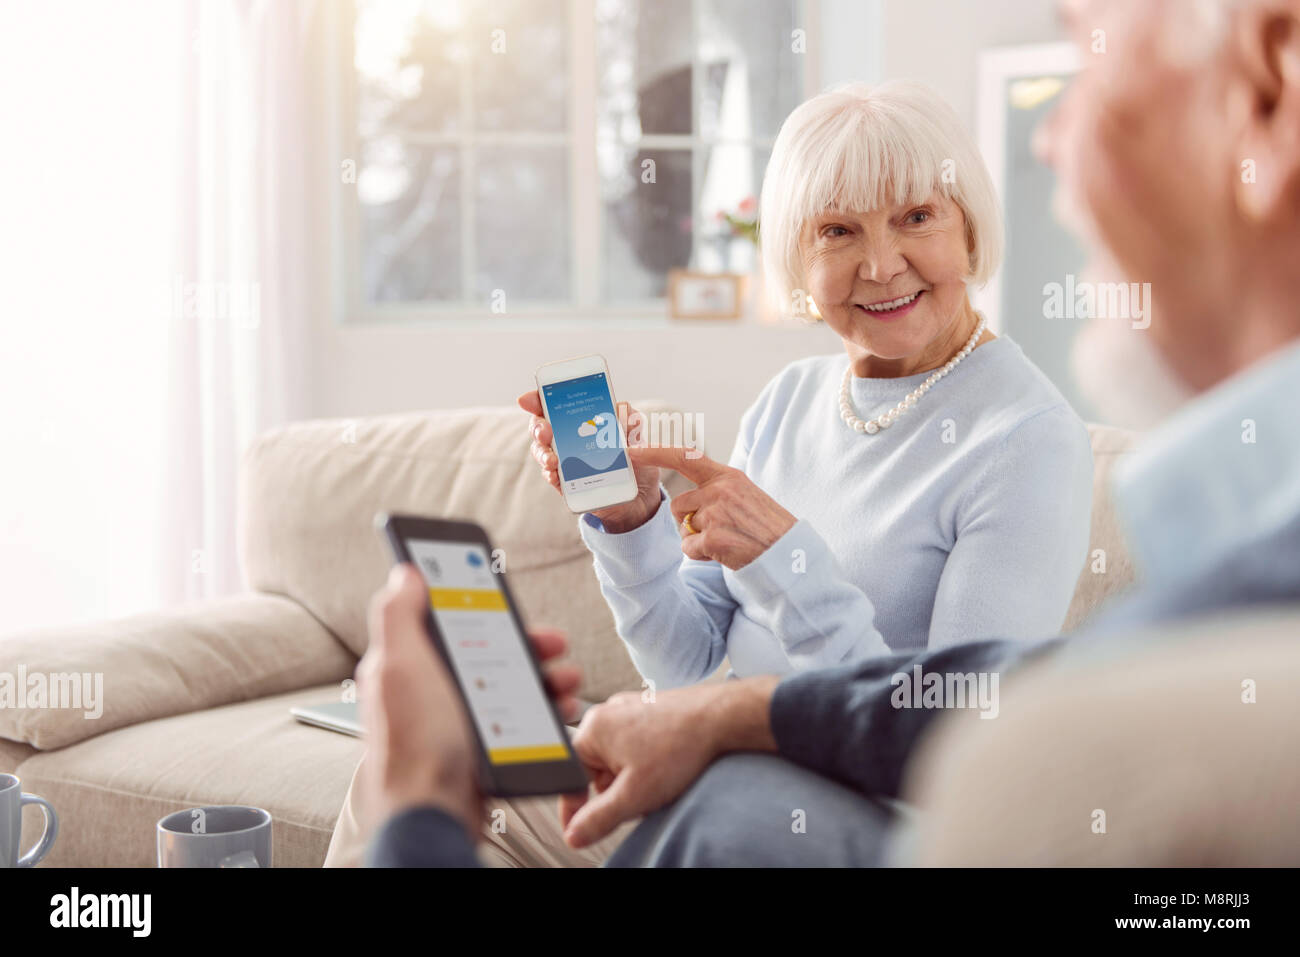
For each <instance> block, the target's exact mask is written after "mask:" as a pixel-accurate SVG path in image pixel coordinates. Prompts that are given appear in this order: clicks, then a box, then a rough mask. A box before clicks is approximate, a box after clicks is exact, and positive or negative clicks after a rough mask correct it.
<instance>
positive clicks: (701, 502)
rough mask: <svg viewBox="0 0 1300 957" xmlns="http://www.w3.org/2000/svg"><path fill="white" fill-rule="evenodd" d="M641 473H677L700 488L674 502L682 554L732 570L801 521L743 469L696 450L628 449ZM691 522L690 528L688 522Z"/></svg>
mask: <svg viewBox="0 0 1300 957" xmlns="http://www.w3.org/2000/svg"><path fill="white" fill-rule="evenodd" d="M627 452H628V455H629V456H630V457H631V460H632V467H633V468H634V469H635V470H636V472H637V474H638V475H639V474H641V472H642V471H643V470H645V469H647V468H651V467H653V468H661V469H673V470H674V471H676V472H680V473H681V474H682V475H684V476H686V478H688V479H690V480H691V481H692V482H694V483H695V484H696V486H697V487H696V488H693V489H691V490H690V491H689V492H683V493H682V494H680V495H676V496H674V497H673V501H672V505H673V517H674V518H676V519H677V527H678V530H679V531H680V532H681V533H682V554H683V555H685V556H686V557H687V558H694V559H696V560H699V561H715V562H718V563H719V564H721V565H725V566H726V567H727V568H730V569H731V570H732V571H735V570H736V569H739V568H744V567H745V566H746V565H748V564H749V563H750V562H752V561H753V560H754V559H756V558H757V557H758V556H759V555H762V554H763V553H764V552H765V551H767V550H768V548H770V547H771V546H772V544H773V543H774V542H776V540H777V539H778V538H780V537H781V536H782V535H784V534H785V533H786V532H788V531H790V529H791V528H793V527H794V524H795V522H797V521H798V519H797V518H795V516H794V515H792V514H791V513H790V512H787V511H786V510H785V509H784V508H782V507H781V505H780V504H779V503H778V502H777V501H776V499H774V498H772V496H770V495H768V494H767V493H766V492H764V491H763V490H762V489H761V488H759V487H758V486H757V485H755V484H754V481H753V479H751V478H750V477H749V476H748V475H746V474H745V473H744V472H742V471H741V470H740V469H737V468H732V467H731V466H728V465H723V464H722V463H721V462H715V461H713V459H711V458H709V457H708V456H706V455H704V454H703V453H702V452H699V451H698V450H696V449H689V448H675V447H662V448H629V449H628V450H627ZM688 517H689V518H690V525H689V527H688V526H687V525H686V523H685V522H684V521H683V520H684V519H686V518H688Z"/></svg>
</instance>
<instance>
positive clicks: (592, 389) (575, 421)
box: [542, 372, 628, 492]
mask: <svg viewBox="0 0 1300 957" xmlns="http://www.w3.org/2000/svg"><path fill="white" fill-rule="evenodd" d="M542 392H543V393H544V395H545V397H546V411H547V412H548V413H549V417H550V420H551V431H552V432H553V433H554V435H555V454H556V455H557V456H558V457H559V459H560V481H562V482H563V483H564V490H565V491H566V492H585V491H588V490H589V489H593V488H599V487H600V486H602V485H608V484H609V483H610V482H614V481H618V480H620V479H622V478H623V476H622V474H621V473H622V470H623V469H626V468H627V467H628V466H627V454H626V452H625V451H624V450H623V443H622V441H621V440H620V438H619V430H618V419H617V418H616V417H615V415H614V401H613V398H612V397H611V396H610V394H609V382H608V381H607V380H606V378H605V373H603V372H598V373H596V374H595V375H587V376H581V377H580V378H577V379H569V380H567V381H565V382H553V383H551V384H550V385H544V386H542Z"/></svg>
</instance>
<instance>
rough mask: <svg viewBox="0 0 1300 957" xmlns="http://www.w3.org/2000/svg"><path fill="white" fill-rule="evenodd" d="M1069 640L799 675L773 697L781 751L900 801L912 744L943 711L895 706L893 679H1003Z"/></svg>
mask: <svg viewBox="0 0 1300 957" xmlns="http://www.w3.org/2000/svg"><path fill="white" fill-rule="evenodd" d="M1064 640H1065V639H1063V638H1053V639H1051V640H1049V641H1042V642H1024V641H1009V640H1001V639H999V640H994V641H977V642H971V643H969V644H964V645H953V646H951V647H948V648H943V649H940V650H938V651H923V652H919V653H917V652H908V651H904V652H897V653H895V654H891V655H886V656H884V657H877V658H869V659H866V660H864V661H859V662H855V663H853V664H849V665H840V666H837V667H835V668H819V669H815V670H812V671H803V672H798V673H796V674H794V675H791V676H790V677H788V678H786V679H784V680H783V681H782V682H781V683H780V684H779V685H777V686H776V691H775V692H774V693H773V695H772V705H771V710H770V714H769V717H770V720H771V722H772V734H773V736H774V737H775V738H776V743H777V749H778V750H779V751H780V753H781V755H782V756H783V757H786V758H788V759H790V760H791V761H794V762H795V763H796V764H801V765H803V766H804V767H807V768H811V769H812V770H814V771H817V772H818V773H820V774H823V775H825V776H826V777H829V778H834V779H835V780H837V781H840V782H842V783H844V784H846V785H848V786H849V787H852V788H854V789H855V790H857V791H860V792H862V793H863V794H875V795H883V796H886V797H898V794H899V791H900V789H901V785H902V780H903V769H904V767H905V766H906V764H907V761H908V759H909V758H910V757H911V756H912V751H913V749H914V747H915V746H916V744H917V742H918V741H920V739H921V736H922V735H923V733H924V732H925V731H926V730H927V729H928V728H929V726H930V723H931V722H932V721H933V720H934V719H935V718H937V717H938V716H939V715H941V714H945V713H946V712H945V711H944V710H943V709H937V708H903V707H895V706H894V704H893V700H892V699H893V697H894V691H895V689H896V688H897V686H898V683H897V682H896V681H895V680H894V676H895V675H900V674H901V675H906V676H908V677H909V678H910V676H911V675H912V671H913V668H915V667H917V666H920V668H921V673H922V674H923V675H924V674H930V673H939V674H948V673H954V672H956V673H962V674H966V673H969V672H977V673H978V672H981V671H983V672H996V673H998V674H999V675H1001V674H1002V673H1005V672H1008V671H1011V670H1013V669H1017V668H1019V667H1021V666H1022V665H1023V664H1025V663H1027V662H1028V661H1030V660H1031V659H1037V658H1038V657H1039V656H1040V655H1042V654H1047V653H1050V652H1051V651H1053V650H1054V649H1056V648H1059V647H1060V645H1061V643H1062V642H1063V641H1064ZM1000 682H1001V678H999V683H1000Z"/></svg>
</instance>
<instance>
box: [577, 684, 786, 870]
mask: <svg viewBox="0 0 1300 957" xmlns="http://www.w3.org/2000/svg"><path fill="white" fill-rule="evenodd" d="M776 684H777V679H776V678H775V677H763V678H747V679H745V680H743V681H728V682H725V683H723V684H713V685H696V686H694V687H690V688H680V689H676V690H673V691H663V692H659V693H658V694H656V695H654V697H653V699H645V698H643V697H642V694H641V693H639V692H635V691H630V692H624V693H622V694H617V695H614V696H613V697H612V698H610V699H609V700H608V701H606V702H605V703H604V704H601V705H597V706H596V707H594V708H592V709H591V710H590V711H588V712H587V713H586V715H585V716H583V719H582V724H581V725H580V726H579V728H578V733H577V736H576V737H575V738H574V739H573V747H574V750H575V751H576V752H577V754H578V758H579V760H581V761H582V763H583V764H584V765H585V766H586V768H587V772H588V773H589V774H590V775H591V778H592V782H593V784H594V786H595V790H596V792H597V793H596V796H595V797H593V798H590V799H589V798H588V796H587V795H586V794H578V795H573V794H566V795H564V796H563V797H561V798H560V823H561V824H563V825H564V839H565V841H566V842H567V843H568V844H569V846H570V847H575V848H581V847H586V846H588V845H589V844H592V843H594V842H595V841H598V840H600V839H601V838H602V837H605V836H606V835H607V834H609V833H610V832H611V831H612V830H614V828H616V827H617V826H618V825H619V824H621V823H623V822H624V821H630V820H632V819H633V818H637V817H640V816H641V815H643V814H648V813H650V812H651V811H655V810H657V809H659V808H661V807H663V806H664V805H665V804H667V803H669V802H670V801H673V800H675V799H676V798H678V797H679V796H680V795H681V794H682V792H683V791H685V790H686V789H687V788H688V787H690V785H691V784H692V783H693V782H694V781H695V779H696V778H698V777H699V776H700V774H701V773H702V772H703V771H704V769H705V768H706V767H708V765H709V763H710V762H712V761H713V759H714V758H716V757H718V756H719V755H720V754H724V753H726V752H728V751H775V750H776V741H775V740H774V739H773V737H772V730H771V724H770V722H769V719H768V712H769V709H770V706H771V699H772V691H773V689H774V688H775V687H776Z"/></svg>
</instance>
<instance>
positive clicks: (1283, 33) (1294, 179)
mask: <svg viewBox="0 0 1300 957" xmlns="http://www.w3.org/2000/svg"><path fill="white" fill-rule="evenodd" d="M1231 30H1232V33H1233V42H1234V47H1235V53H1236V62H1235V63H1234V64H1233V67H1234V69H1235V71H1236V74H1237V75H1236V77H1234V82H1235V85H1236V87H1237V89H1236V90H1235V91H1234V92H1235V93H1236V94H1237V99H1238V103H1239V104H1240V105H1241V106H1242V108H1243V111H1244V115H1243V116H1242V117H1241V122H1242V138H1241V152H1242V155H1241V157H1240V159H1239V165H1238V169H1237V183H1236V184H1235V194H1236V200H1237V207H1238V209H1240V210H1241V211H1242V213H1243V215H1245V216H1246V217H1247V218H1249V219H1251V220H1252V221H1255V222H1266V221H1271V220H1281V219H1294V217H1295V214H1296V210H1297V209H1298V208H1300V0H1263V2H1259V3H1256V4H1251V5H1248V6H1243V7H1241V8H1240V9H1239V10H1238V11H1237V13H1236V15H1235V16H1234V17H1233V22H1232V26H1231Z"/></svg>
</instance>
